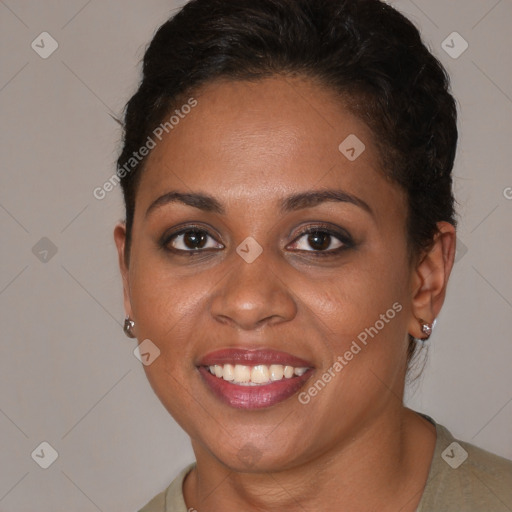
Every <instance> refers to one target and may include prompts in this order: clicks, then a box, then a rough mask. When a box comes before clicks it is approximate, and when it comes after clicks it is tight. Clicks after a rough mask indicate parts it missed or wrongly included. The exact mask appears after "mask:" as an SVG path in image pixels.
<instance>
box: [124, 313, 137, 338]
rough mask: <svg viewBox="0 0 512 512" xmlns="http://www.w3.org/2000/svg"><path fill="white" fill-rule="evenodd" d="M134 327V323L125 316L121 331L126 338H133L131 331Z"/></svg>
mask: <svg viewBox="0 0 512 512" xmlns="http://www.w3.org/2000/svg"><path fill="white" fill-rule="evenodd" d="M134 327H135V322H134V321H133V320H132V319H131V318H130V317H129V316H127V317H126V318H125V319H124V325H123V331H124V333H125V334H126V336H128V338H135V334H133V331H132V329H133V328H134Z"/></svg>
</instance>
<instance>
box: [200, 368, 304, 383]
mask: <svg viewBox="0 0 512 512" xmlns="http://www.w3.org/2000/svg"><path fill="white" fill-rule="evenodd" d="M206 368H207V369H208V371H209V372H210V373H211V374H212V375H215V376H216V377H217V378H219V379H223V380H225V381H227V382H231V383H232V384H236V385H238V386H264V385H267V384H271V383H273V382H278V381H282V380H285V379H292V378H293V377H301V376H302V375H304V374H305V373H306V372H307V371H308V370H309V368H308V367H303V366H299V367H294V366H288V365H282V364H271V365H265V364H258V365H255V366H248V365H242V364H235V365H233V364H223V365H219V364H215V365H211V366H208V367H206Z"/></svg>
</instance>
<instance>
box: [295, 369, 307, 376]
mask: <svg viewBox="0 0 512 512" xmlns="http://www.w3.org/2000/svg"><path fill="white" fill-rule="evenodd" d="M307 370H308V369H307V368H295V375H298V376H299V377H300V376H301V375H304V374H305V373H306V372H307Z"/></svg>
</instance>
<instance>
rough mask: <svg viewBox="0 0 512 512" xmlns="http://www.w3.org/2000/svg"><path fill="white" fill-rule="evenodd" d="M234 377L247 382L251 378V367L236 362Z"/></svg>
mask: <svg viewBox="0 0 512 512" xmlns="http://www.w3.org/2000/svg"><path fill="white" fill-rule="evenodd" d="M234 377H235V380H236V381H237V382H249V381H250V380H251V368H250V367H249V366H244V365H243V364H236V365H235V370H234Z"/></svg>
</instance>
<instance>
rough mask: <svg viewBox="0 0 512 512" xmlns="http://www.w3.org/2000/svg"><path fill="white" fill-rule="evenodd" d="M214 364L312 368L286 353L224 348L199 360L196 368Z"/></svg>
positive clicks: (310, 365)
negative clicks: (276, 365) (278, 365)
mask: <svg viewBox="0 0 512 512" xmlns="http://www.w3.org/2000/svg"><path fill="white" fill-rule="evenodd" d="M216 364H218V365H224V364H244V365H246V366H256V365H259V364H265V365H270V364H281V365H285V366H294V367H295V368H311V367H312V366H313V365H312V364H311V363H310V362H308V361H306V360H304V359H302V358H300V357H297V356H294V355H292V354H289V353H287V352H282V351H279V350H271V349H252V350H250V349H241V348H224V349H221V350H215V351H213V352H209V353H208V354H206V355H205V356H203V357H202V358H201V359H200V361H199V364H198V366H213V365H216Z"/></svg>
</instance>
